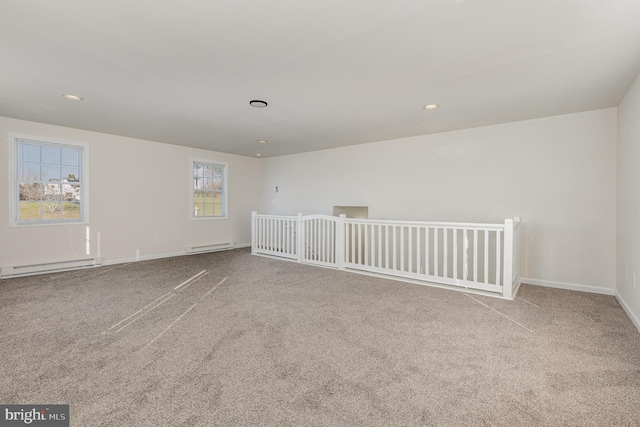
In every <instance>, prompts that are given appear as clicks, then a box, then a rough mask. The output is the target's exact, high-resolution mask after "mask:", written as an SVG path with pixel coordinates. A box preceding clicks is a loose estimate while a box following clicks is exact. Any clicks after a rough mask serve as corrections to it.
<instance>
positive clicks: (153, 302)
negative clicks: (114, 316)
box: [103, 292, 171, 334]
mask: <svg viewBox="0 0 640 427" xmlns="http://www.w3.org/2000/svg"><path fill="white" fill-rule="evenodd" d="M169 294H171V292H167V293H166V294H164V295H162V296H161V297H159V298H156V299H155V300H153V301H152V302H151V303H149V304H147V305H145V306H144V307H142V308H141V309H140V310H138V311H136V312H135V313H133V314H132V315H130V316H128V317H125V318H124V319H122V320H121V321H119V322H118V323H116V324H115V325H113V326H112V327H110V328H109V329H107V330H106V331H104V332H103V334H106V333H107V332H109V331H110V330H112V329H113V328H115V327H117V326H118V325H120V324H121V323H124V322H126V321H127V320H129V319H131V318H132V317H133V316H135V315H136V314H138V313H140V312H141V311H143V310H145V309H146V308H148V307H150V306H151V305H153V304H155V303H156V302H157V301H159V300H161V299H162V298H164V297H166V296H167V295H169ZM154 308H155V307H154Z"/></svg>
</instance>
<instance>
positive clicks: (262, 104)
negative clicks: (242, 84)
mask: <svg viewBox="0 0 640 427" xmlns="http://www.w3.org/2000/svg"><path fill="white" fill-rule="evenodd" d="M249 105H251V106H252V107H256V108H264V107H266V106H267V105H268V104H267V102H266V101H260V100H259V99H253V100H251V101H249Z"/></svg>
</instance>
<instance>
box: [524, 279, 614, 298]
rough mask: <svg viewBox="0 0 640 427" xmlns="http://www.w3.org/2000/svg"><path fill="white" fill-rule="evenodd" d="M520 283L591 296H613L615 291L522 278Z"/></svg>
mask: <svg viewBox="0 0 640 427" xmlns="http://www.w3.org/2000/svg"><path fill="white" fill-rule="evenodd" d="M520 281H521V282H522V283H524V284H527V285H536V286H545V287H547V288H557V289H566V290H569V291H579V292H590V293H592V294H602V295H612V296H613V295H615V290H614V289H611V288H602V287H598V286H590V285H580V284H578V283H566V282H554V281H552V280H540V279H532V278H529V277H522V278H521V279H520Z"/></svg>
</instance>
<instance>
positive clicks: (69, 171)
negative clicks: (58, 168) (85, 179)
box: [60, 166, 80, 181]
mask: <svg viewBox="0 0 640 427" xmlns="http://www.w3.org/2000/svg"><path fill="white" fill-rule="evenodd" d="M60 177H61V178H62V179H66V180H68V181H78V179H80V169H79V168H77V167H74V166H62V173H61V174H60Z"/></svg>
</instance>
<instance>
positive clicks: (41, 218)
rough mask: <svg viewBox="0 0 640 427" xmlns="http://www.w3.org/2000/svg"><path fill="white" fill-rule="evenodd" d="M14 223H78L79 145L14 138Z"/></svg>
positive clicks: (81, 210)
mask: <svg viewBox="0 0 640 427" xmlns="http://www.w3.org/2000/svg"><path fill="white" fill-rule="evenodd" d="M15 144H16V145H15V150H16V172H17V173H16V181H15V186H16V187H15V188H16V192H15V213H14V218H15V223H16V224H21V225H22V224H48V223H68V222H82V221H83V220H84V203H83V200H82V199H83V190H84V188H83V164H82V163H83V147H81V146H76V145H66V144H58V143H51V142H43V141H35V140H28V139H21V138H16V139H15Z"/></svg>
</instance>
